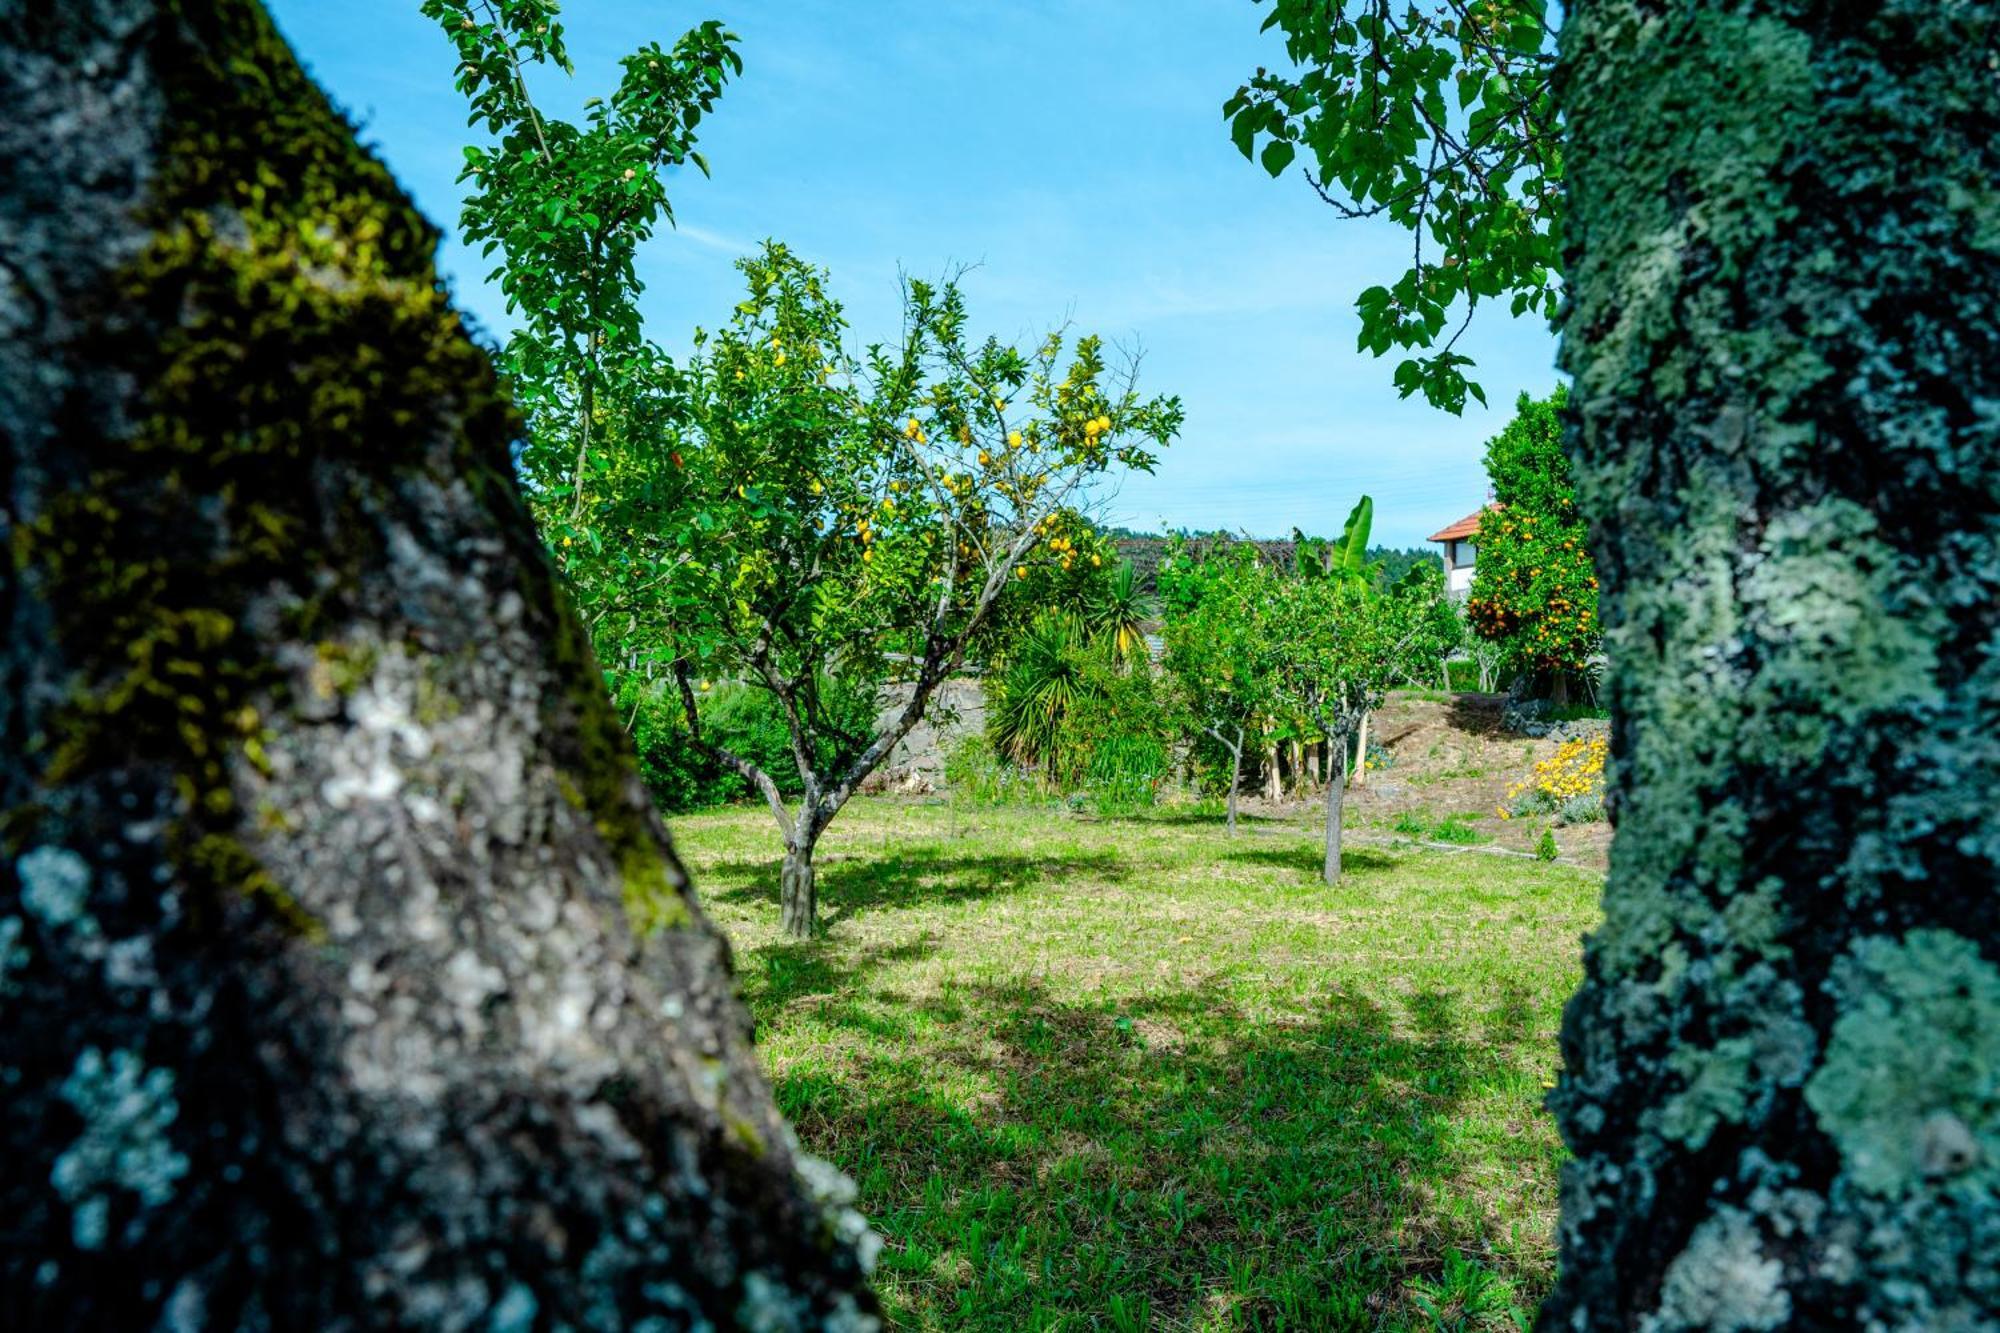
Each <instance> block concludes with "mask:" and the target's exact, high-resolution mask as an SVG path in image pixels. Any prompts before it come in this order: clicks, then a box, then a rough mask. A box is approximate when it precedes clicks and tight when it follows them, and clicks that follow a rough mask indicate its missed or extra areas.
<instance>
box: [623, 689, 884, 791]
mask: <svg viewBox="0 0 2000 1333" xmlns="http://www.w3.org/2000/svg"><path fill="white" fill-rule="evenodd" d="M695 695H696V699H697V711H698V714H699V716H700V719H701V725H702V731H703V734H704V735H705V736H706V737H707V738H708V740H709V741H710V743H711V744H712V745H716V746H720V747H722V748H724V749H727V750H728V751H729V752H730V753H732V754H735V755H739V756H742V757H744V758H746V759H749V760H750V761H751V762H753V763H755V764H757V765H758V766H759V767H760V768H762V769H763V770H764V771H765V772H766V773H769V774H771V775H772V779H773V781H775V782H776V784H777V787H778V790H779V791H780V792H781V793H782V794H783V795H785V796H787V797H797V796H799V795H801V794H802V793H803V792H804V789H805V788H804V782H803V780H802V779H800V777H799V776H798V772H797V769H796V768H795V767H794V766H793V764H792V755H791V735H790V729H789V728H788V727H787V725H786V721H785V711H784V706H783V705H782V704H780V703H779V702H778V700H777V699H776V698H775V697H774V696H773V695H772V694H771V692H770V691H769V690H764V689H758V688H756V687H754V686H750V685H743V684H733V683H727V682H725V683H722V684H712V683H709V682H702V683H701V684H700V685H698V686H697V688H696V691H695ZM819 698H820V700H821V706H822V707H823V708H824V709H825V712H826V716H827V720H828V726H827V728H826V730H825V732H824V734H822V735H821V736H820V737H819V738H818V741H819V745H820V753H819V756H818V762H819V763H821V764H822V765H825V766H828V767H833V766H837V765H840V764H843V763H847V762H851V761H852V759H853V756H854V755H855V754H857V753H859V750H860V747H861V745H863V744H864V743H865V741H864V738H865V737H867V736H868V735H869V734H870V732H871V729H872V728H873V726H874V723H875V713H876V708H875V699H874V691H873V690H871V689H869V688H867V686H866V684H865V683H862V682H856V681H853V680H851V679H848V678H845V677H828V678H826V679H825V680H824V681H823V682H821V687H820V692H819ZM613 701H614V704H615V706H616V707H617V709H618V712H619V716H621V717H623V718H625V719H626V720H627V722H628V723H629V724H630V725H629V730H630V732H631V735H632V744H633V748H634V749H636V750H637V751H638V754H639V776H640V778H641V779H642V780H643V781H644V782H645V784H646V786H647V789H648V790H650V791H651V792H652V793H653V798H654V800H655V802H656V803H657V804H658V805H659V806H660V808H661V809H662V810H665V811H667V812H669V813H676V812H680V811H685V810H702V809H706V808H708V807H709V806H713V805H720V804H723V803H724V802H727V801H736V800H741V799H743V798H744V797H746V796H754V795H756V794H757V793H756V792H755V791H754V790H753V789H752V787H751V786H750V784H749V783H748V782H747V781H745V779H744V778H743V777H742V776H741V775H740V774H738V773H736V772H733V771H731V770H730V769H728V768H726V767H724V766H723V765H722V764H720V763H718V762H717V761H716V760H715V758H714V757H713V755H712V754H710V753H708V752H707V751H706V750H705V749H704V748H703V747H701V746H699V745H697V744H696V743H695V740H694V737H693V736H692V735H690V734H689V732H688V728H687V717H686V713H685V711H684V708H683V705H682V701H681V699H680V697H679V694H678V692H677V691H676V690H675V689H674V687H673V685H672V684H671V683H670V682H652V681H647V680H645V679H644V678H643V677H642V676H640V675H638V674H636V673H628V674H626V675H624V676H623V677H622V678H619V679H618V680H617V681H616V684H615V687H614V690H613Z"/></svg>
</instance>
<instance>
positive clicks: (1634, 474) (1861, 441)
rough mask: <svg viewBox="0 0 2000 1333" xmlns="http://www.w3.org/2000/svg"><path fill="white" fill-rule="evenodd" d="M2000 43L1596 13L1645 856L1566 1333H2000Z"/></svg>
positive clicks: (1601, 353) (1571, 1232)
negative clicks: (1998, 1331)
mask: <svg viewBox="0 0 2000 1333" xmlns="http://www.w3.org/2000/svg"><path fill="white" fill-rule="evenodd" d="M1997 22H2000V6H1996V5H1995V4H1993V3H1990V2H1986V3H1980V2H1973V0H1968V2H1966V3H1959V4H1951V5H1945V4H1915V3H1898V4H1881V3H1877V4H1851V3H1835V2H1834V0H1818V2H1817V3H1804V2H1802V0H1794V2H1793V3H1775V2H1773V3H1695V2H1693V0H1679V2H1677V3H1670V4H1664V5H1662V4H1654V3H1647V4H1642V3H1638V0H1580V2H1579V3H1576V4H1574V5H1572V6H1569V16H1568V19H1567V21H1566V24H1565V29H1564V33H1563V37H1562V59H1563V63H1564V66H1565V69H1566V84H1565V99H1566V105H1567V110H1568V114H1569V116H1570V121H1569V128H1570V133H1571V141H1570V144H1569V147H1568V150H1567V152H1566V154H1565V157H1566V160H1567V163H1568V171H1569V186H1568V188H1569V212H1568V215H1567V223H1566V227H1567V244H1568V246H1569V254H1568V258H1567V273H1566V277H1567V280H1568V282H1569V285H1570V290H1571V293H1572V296H1573V301H1574V306H1573V309H1572V310H1571V312H1570V314H1569V316H1568V321H1567V324H1566V327H1565V333H1564V351H1563V359H1564V365H1565V366H1566V368H1567V369H1568V370H1569V371H1570V372H1571V373H1572V374H1573V375H1574V376H1575V381H1576V383H1575V389H1574V392H1573V394H1572V399H1571V401H1572V404H1573V419H1572V435H1571V452H1572V456H1573V458H1574V460H1575V463H1576V468H1577V477H1578V483H1579V497H1580V500H1581V502H1582V504H1583V506H1584V508H1585V512H1586V513H1587V514H1588V515H1589V516H1590V518H1591V521H1592V524H1593V531H1594V539H1593V545H1594V554H1595V556H1596V559H1597V563H1598V569H1599V572H1600V577H1601V578H1602V580H1603V591H1604V600H1603V614H1604V620H1605V625H1606V630H1607V640H1608V644H1609V651H1610V656H1611V661H1612V669H1611V671H1610V673H1609V678H1610V679H1609V687H1610V700H1611V705H1612V713H1613V735H1614V756H1615V764H1614V777H1613V787H1612V800H1613V808H1614V812H1615V816H1616V819H1617V837H1616V840H1615V842H1614V845H1613V849H1612V866H1611V877H1610V881H1609V884H1608V886H1607V888H1606V893H1605V923H1604V925H1603V927H1602V928H1601V929H1600V930H1599V931H1598V932H1597V934H1596V935H1595V936H1594V937H1593V938H1592V939H1591V941H1590V942H1589V946H1588V949H1587V956H1586V958H1587V965H1586V980H1585V982H1584V985H1583V988H1582V990H1581V991H1580V992H1579V994H1578V995H1577V997H1576V999H1575V1000H1574V1001H1573V1002H1572V1004H1571V1006H1570V1008H1569V1011H1568V1014H1567V1016H1566V1018H1565V1022H1564V1029H1563V1054H1564V1060H1565V1064H1566V1066H1567V1067H1566V1070H1565V1072H1564V1074H1563V1077H1562V1080H1561V1084H1560V1087H1559V1090H1558V1091H1557V1093H1556V1094H1555V1095H1554V1097H1553V1099H1552V1104H1553V1106H1554V1108H1555V1110H1556V1112H1557V1115H1558V1116H1559V1118H1560V1121H1561V1125H1562V1129H1563V1133H1564V1137H1565V1138H1566V1140H1567V1141H1568V1143H1569V1145H1570V1147H1571V1148H1572V1149H1573V1151H1574V1154H1575V1156H1574V1159H1573V1160H1572V1161H1571V1162H1570V1164H1569V1165H1568V1166H1567V1168H1566V1170H1565V1177H1564V1184H1563V1212H1562V1233H1561V1239H1562V1257H1561V1277H1560V1280H1559V1283H1558V1286H1557V1288H1556V1291H1555V1293H1554V1295H1553V1296H1552V1298H1551V1299H1550V1301H1549V1303H1548V1305H1547V1307H1546V1308H1545V1310H1544V1325H1545V1326H1546V1327H1550V1328H1560V1329H1578V1330H1584V1329H1588V1330H1610V1329H1637V1328H1646V1329H1660V1330H1668V1329H1696V1328H1700V1329H1724V1328H1726V1329H1737V1330H1753V1329H1776V1328H1788V1329H1789V1328H1882V1329H1918V1328H1923V1329H1946V1328H1952V1329H1971V1328H1988V1327H1993V1326H1995V1323H1996V1321H2000V1085H1996V1083H1995V1081H1994V1080H1995V1073H1994V1071H1995V1069H1996V1068H2000V818H1996V815H1995V809H1996V796H2000V559H1996V556H1995V553H1996V552H1997V551H2000V324H1997V323H1996V321H2000V72H1996V63H1995V62H1996V59H2000V44H1996V42H1997V39H2000V29H1996V23H1997Z"/></svg>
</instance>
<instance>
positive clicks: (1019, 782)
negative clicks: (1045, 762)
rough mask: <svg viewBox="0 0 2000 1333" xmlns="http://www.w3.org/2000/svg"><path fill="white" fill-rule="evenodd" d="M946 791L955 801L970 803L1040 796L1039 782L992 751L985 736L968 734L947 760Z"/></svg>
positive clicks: (1008, 800) (988, 802)
mask: <svg viewBox="0 0 2000 1333" xmlns="http://www.w3.org/2000/svg"><path fill="white" fill-rule="evenodd" d="M944 785H945V791H946V792H947V793H949V794H950V796H951V798H952V799H953V800H955V801H962V802H965V803H967V804H971V805H1010V804H1013V803H1014V802H1017V801H1021V800H1025V799H1031V798H1032V799H1039V798H1040V797H1041V795H1042V792H1041V788H1040V784H1038V783H1037V782H1036V781H1035V779H1034V778H1032V777H1031V776H1029V775H1028V774H1027V773H1025V772H1023V771H1022V770H1021V769H1020V768H1019V767H1018V766H1017V765H1014V764H1010V763H1008V762H1007V761H1005V760H1003V759H1001V758H1000V757H999V756H998V755H996V754H994V753H993V747H992V745H990V744H989V743H988V742H987V740H986V738H985V737H984V736H967V737H965V738H964V739H963V740H961V741H959V742H958V744H957V745H955V746H953V747H952V749H951V752H950V753H949V754H947V755H946V756H945V760H944Z"/></svg>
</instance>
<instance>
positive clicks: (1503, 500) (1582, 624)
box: [1465, 386, 1600, 673]
mask: <svg viewBox="0 0 2000 1333" xmlns="http://www.w3.org/2000/svg"><path fill="white" fill-rule="evenodd" d="M1567 402H1568V391H1567V390H1566V389H1564V388H1562V387H1561V386H1558V387H1557V389H1556V391H1555V392H1554V393H1552V394H1550V395H1549V396H1548V397H1547V398H1542V399H1532V398H1529V397H1528V396H1527V395H1526V394H1522V395H1521V398H1520V401H1519V402H1518V403H1517V404H1516V405H1515V416H1514V419H1513V420H1512V421H1510V422H1508V423H1507V426H1506V429H1504V430H1502V431H1501V432H1500V433H1499V434H1498V435H1496V436H1494V437H1493V439H1492V440H1491V441H1490V442H1489V443H1488V445H1487V447H1486V472H1487V475H1488V477H1490V478H1491V479H1492V482H1493V501H1494V507H1493V508H1492V509H1489V510H1488V511H1487V512H1486V513H1485V514H1484V515H1483V516H1482V517H1481V519H1480V522H1479V536H1478V539H1477V540H1478V548H1479V559H1478V562H1477V564H1476V565H1475V567H1474V570H1473V578H1472V595H1471V596H1470V597H1469V598H1467V600H1466V607H1465V611H1466V616H1467V618H1468V619H1469V620H1470V621H1471V623H1472V627H1473V630H1474V632H1475V633H1477V634H1478V635H1479V636H1480V637H1482V638H1484V639H1487V640H1489V641H1491V642H1493V643H1496V644H1498V645H1499V646H1500V648H1501V650H1502V652H1503V653H1504V655H1505V658H1506V661H1507V664H1508V665H1509V666H1510V667H1512V668H1513V669H1514V670H1516V671H1536V672H1549V673H1575V672H1579V671H1582V670H1583V669H1584V668H1585V667H1586V666H1587V665H1588V663H1589V661H1590V659H1591V658H1592V657H1593V656H1594V655H1595V654H1596V653H1597V650H1598V645H1599V642H1600V634H1599V630H1598V625H1597V573H1596V567H1595V566H1594V565H1593V564H1592V563H1591V559H1590V552H1589V550H1588V548H1587V546H1586V538H1587V537H1588V535H1589V534H1588V530H1587V528H1586V525H1585V523H1584V521H1583V516H1582V515H1581V514H1580V513H1578V512H1577V507H1576V489H1575V486H1574V485H1573V484H1572V482H1571V480H1570V465H1569V458H1568V456H1567V455H1566V454H1565V453H1564V452H1563V447H1562V415H1563V411H1564V408H1565V406H1566V405H1567Z"/></svg>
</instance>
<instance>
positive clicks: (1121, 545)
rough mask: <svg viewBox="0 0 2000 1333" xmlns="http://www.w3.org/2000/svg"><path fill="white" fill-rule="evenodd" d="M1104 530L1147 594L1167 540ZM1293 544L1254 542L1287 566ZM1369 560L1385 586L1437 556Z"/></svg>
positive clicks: (1399, 553)
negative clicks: (1378, 563) (1378, 566)
mask: <svg viewBox="0 0 2000 1333" xmlns="http://www.w3.org/2000/svg"><path fill="white" fill-rule="evenodd" d="M1107 531H1108V533H1109V535H1110V537H1111V538H1112V540H1113V541H1115V542H1116V543H1117V545H1118V556H1119V558H1120V559H1121V560H1130V561H1131V562H1132V572H1133V574H1134V575H1135V576H1136V577H1137V579H1138V582H1139V585H1140V586H1141V587H1142V588H1144V589H1145V590H1146V591H1147V592H1151V591H1153V587H1154V581H1155V578H1154V576H1155V574H1156V573H1157V571H1158V570H1159V567H1160V556H1161V554H1162V553H1163V552H1164V551H1165V550H1166V546H1167V539H1166V537H1165V536H1164V535H1162V534H1160V533H1149V532H1134V531H1132V530H1131V529H1130V528H1111V529H1108V530H1107ZM1182 536H1184V537H1186V538H1187V539H1188V540H1189V541H1203V540H1213V539H1214V538H1215V537H1218V536H1219V537H1223V538H1226V539H1227V540H1231V541H1237V540H1241V539H1240V538H1236V537H1232V536H1230V535H1229V534H1227V533H1216V534H1205V535H1202V536H1197V535H1196V534H1193V533H1183V534H1182ZM1293 544H1294V543H1293V542H1292V539H1291V538H1289V537H1285V538H1278V539H1272V540H1266V541H1258V542H1256V543H1255V545H1256V547H1257V549H1258V550H1260V551H1262V552H1263V553H1264V557H1265V559H1267V560H1271V561H1273V562H1275V563H1278V564H1281V565H1289V564H1290V563H1291V562H1292V547H1293ZM1368 558H1369V559H1370V560H1379V561H1381V562H1382V579H1383V583H1384V585H1385V586H1386V585H1387V584H1390V583H1394V582H1395V581H1396V580H1397V579H1399V578H1401V577H1403V575H1404V574H1406V573H1408V572H1409V570H1410V567H1411V566H1413V565H1415V564H1417V563H1418V562H1419V561H1423V560H1436V559H1437V558H1438V553H1437V550H1436V548H1434V547H1428V546H1411V547H1396V546H1371V547H1369V548H1368Z"/></svg>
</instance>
